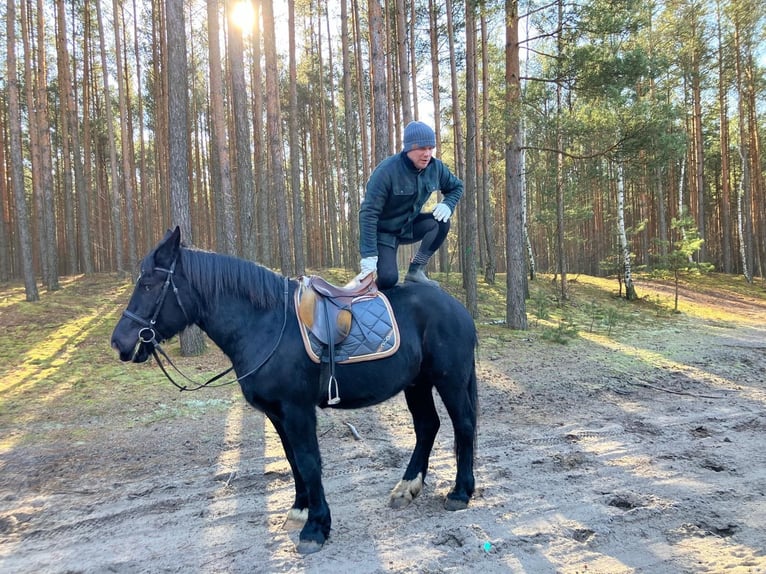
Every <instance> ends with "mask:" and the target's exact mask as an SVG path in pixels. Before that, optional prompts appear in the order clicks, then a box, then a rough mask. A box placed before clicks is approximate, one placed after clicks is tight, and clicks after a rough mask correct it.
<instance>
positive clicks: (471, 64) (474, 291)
mask: <svg viewBox="0 0 766 574" xmlns="http://www.w3.org/2000/svg"><path fill="white" fill-rule="evenodd" d="M465 46H466V59H465V120H466V121H465V123H466V138H465V139H466V141H465V192H464V193H463V199H462V201H461V203H462V209H460V211H459V213H460V214H461V215H462V217H461V218H460V219H461V221H462V223H463V225H461V228H460V230H461V234H460V239H461V241H460V243H461V246H462V248H463V254H464V258H463V263H464V266H463V285H464V286H465V298H466V307H467V308H468V311H469V312H470V313H471V315H472V316H473V317H477V316H478V315H479V301H478V286H477V284H476V274H477V273H476V271H477V270H476V263H477V258H478V250H477V247H478V244H479V241H478V228H477V227H478V226H477V219H476V190H477V189H478V185H477V183H476V179H477V177H476V172H477V170H476V139H477V134H476V132H477V129H476V123H477V122H476V92H477V82H476V60H475V55H476V5H475V0H467V1H466V4H465Z"/></svg>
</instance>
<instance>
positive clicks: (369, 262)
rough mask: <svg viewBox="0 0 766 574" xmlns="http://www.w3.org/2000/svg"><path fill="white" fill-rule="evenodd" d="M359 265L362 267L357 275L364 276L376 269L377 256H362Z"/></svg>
mask: <svg viewBox="0 0 766 574" xmlns="http://www.w3.org/2000/svg"><path fill="white" fill-rule="evenodd" d="M359 266H360V267H361V268H362V272H361V273H360V274H359V276H360V277H366V276H367V275H369V274H370V273H373V272H375V271H377V270H378V256H377V255H373V256H372V257H362V261H361V262H360V263H359Z"/></svg>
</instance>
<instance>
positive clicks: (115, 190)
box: [95, 2, 126, 277]
mask: <svg viewBox="0 0 766 574" xmlns="http://www.w3.org/2000/svg"><path fill="white" fill-rule="evenodd" d="M95 4H96V18H97V20H98V38H99V47H100V51H101V73H102V81H103V89H104V94H103V95H104V112H105V115H106V118H105V119H106V125H107V138H108V139H109V167H110V173H111V207H112V209H111V222H112V234H113V236H114V262H113V263H114V265H115V267H116V269H117V275H118V276H120V277H124V276H125V275H126V269H125V252H124V250H123V249H124V246H123V236H122V200H121V197H120V185H119V174H118V170H117V148H116V145H115V135H114V117H113V116H114V114H113V113H112V98H111V94H110V90H109V67H108V66H107V62H106V41H105V37H104V19H103V17H102V15H101V3H100V2H96V3H95Z"/></svg>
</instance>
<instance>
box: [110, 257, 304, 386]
mask: <svg viewBox="0 0 766 574" xmlns="http://www.w3.org/2000/svg"><path fill="white" fill-rule="evenodd" d="M176 261H177V259H174V260H173V263H172V265H171V266H170V268H169V269H165V268H164V267H155V271H164V272H166V273H167V274H168V275H167V278H166V279H165V283H164V284H163V286H162V292H161V293H160V296H159V298H158V299H157V303H156V308H155V310H154V314H153V315H152V318H151V319H150V320H149V321H147V320H146V319H144V318H143V317H139V316H138V315H136V314H135V313H131V312H130V311H128V310H127V309H125V310H124V311H123V312H122V314H123V315H124V316H125V317H127V318H128V319H132V320H133V321H136V322H138V323H139V324H141V325H143V327H142V328H141V330H140V331H139V332H138V339H139V342H141V343H151V344H152V357H154V360H155V361H156V362H157V365H158V366H159V368H160V370H161V371H162V373H163V374H164V375H165V378H166V379H167V380H169V381H170V382H171V383H173V386H175V387H176V388H177V389H178V390H179V391H198V390H200V389H204V388H216V387H223V386H226V385H231V384H234V383H238V382H239V381H241V380H242V379H244V378H246V377H249V376H250V375H252V374H253V373H255V372H256V371H258V370H259V369H260V368H261V367H263V365H265V364H266V362H267V361H268V360H269V359H271V357H272V356H273V355H274V353H275V352H276V351H277V347H279V344H280V343H281V342H282V336H283V335H284V334H285V327H286V326H287V315H288V312H287V308H288V304H287V302H288V299H289V289H290V283H289V280H288V278H287V277H285V278H284V279H285V289H284V302H285V304H284V319H283V320H282V328H281V329H280V331H279V337H277V342H276V343H274V347H273V348H272V349H271V351H270V352H269V354H268V355H266V357H265V358H264V359H263V360H262V361H261V362H260V363H258V365H256V366H255V367H254V368H252V369H251V370H249V371H248V372H247V373H245V374H244V375H240V376H239V377H237V378H236V379H232V380H230V381H225V382H223V383H219V384H217V385H213V384H212V383H214V382H216V381H217V380H219V379H220V378H222V377H224V376H226V375H227V374H229V373H230V372H231V371H232V370H233V369H234V365H232V366H231V367H229V368H228V369H226V370H225V371H222V372H220V373H218V374H217V375H215V376H213V377H211V378H210V379H208V380H207V381H205V382H204V383H197V382H196V381H194V380H193V379H191V378H189V377H188V376H187V375H185V374H184V373H183V372H181V370H180V369H179V368H178V367H177V366H176V365H175V363H173V361H172V359H171V358H170V357H169V356H168V354H167V353H166V352H165V350H164V349H163V348H162V346H161V345H160V341H158V340H157V331H156V330H155V328H154V326H155V323H156V322H157V316H158V315H159V313H160V309H161V308H162V304H163V303H164V302H165V297H166V296H167V293H168V291H169V289H170V287H173V294H174V295H175V296H176V302H177V303H178V306H179V307H180V308H181V311H183V314H184V317H186V321H187V323H191V321H190V320H189V316H188V315H187V313H186V309H185V308H184V306H183V303H181V298H180V297H179V295H178V288H177V287H176V284H175V281H174V280H173V274H174V273H175V267H176ZM145 332H148V334H150V335H151V336H150V337H147V335H146V334H145ZM162 340H163V341H164V338H162ZM160 355H162V356H163V357H165V360H166V361H167V362H168V364H169V365H170V366H171V367H173V370H175V372H176V373H178V374H179V375H181V376H182V377H183V378H184V379H186V380H187V381H189V382H190V383H192V384H193V385H194V386H193V387H191V388H189V387H188V386H187V385H180V384H178V383H177V382H176V381H175V380H174V379H173V377H172V376H171V375H170V373H169V372H168V370H167V369H166V368H165V365H163V364H162V361H161V360H160Z"/></svg>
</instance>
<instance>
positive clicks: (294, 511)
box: [269, 416, 309, 524]
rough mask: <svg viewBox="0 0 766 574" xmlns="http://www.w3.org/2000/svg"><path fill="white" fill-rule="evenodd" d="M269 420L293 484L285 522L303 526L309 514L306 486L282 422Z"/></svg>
mask: <svg viewBox="0 0 766 574" xmlns="http://www.w3.org/2000/svg"><path fill="white" fill-rule="evenodd" d="M269 420H270V421H271V424H272V425H274V429H275V430H276V431H277V434H278V435H279V439H280V441H281V442H282V448H283V449H284V451H285V457H286V458H287V462H288V463H289V464H290V471H291V472H292V475H293V483H294V485H295V501H294V502H293V506H292V508H290V510H289V512H288V513H287V520H288V521H292V522H296V523H300V524H303V523H304V522H306V518H308V514H309V508H308V506H309V504H308V499H309V497H308V492H307V491H306V484H305V483H304V482H303V477H302V476H301V473H300V472H299V471H298V467H297V466H296V464H295V453H294V452H293V447H292V445H291V444H290V441H288V440H287V435H286V434H285V429H284V427H283V426H282V422H281V421H280V420H279V419H278V418H277V417H271V416H269Z"/></svg>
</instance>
